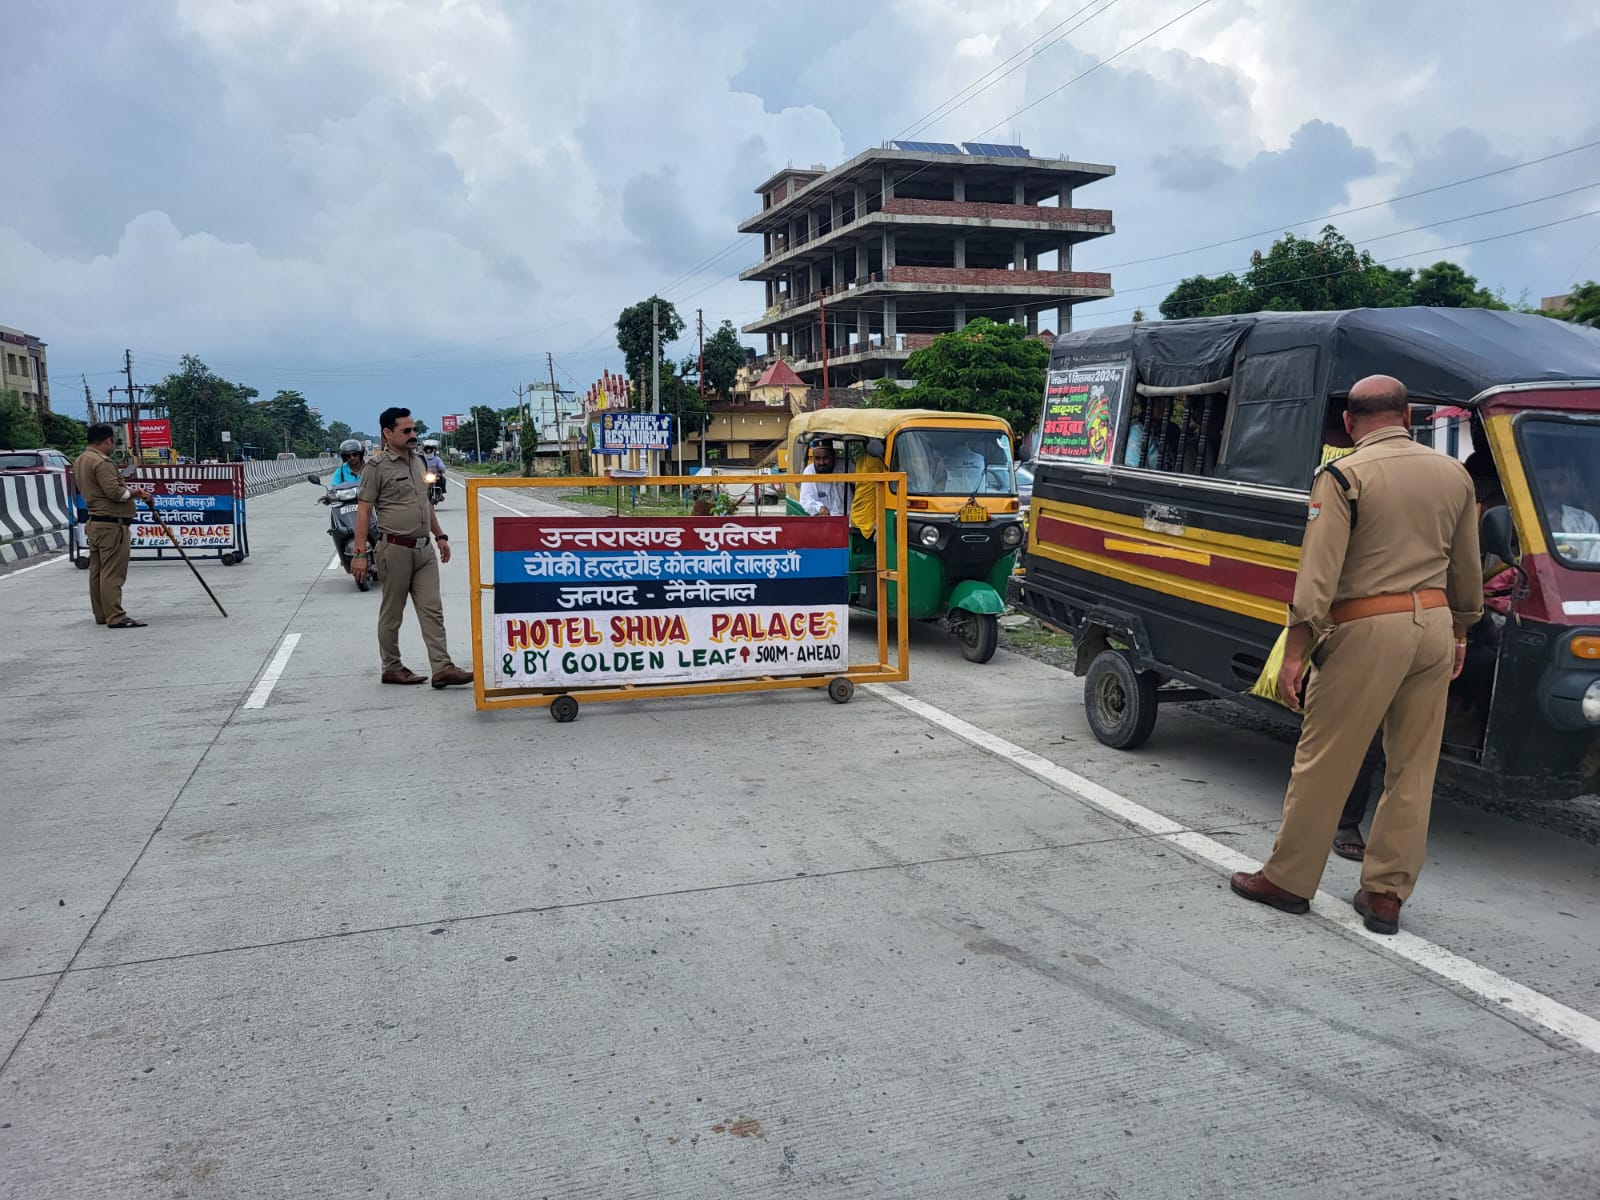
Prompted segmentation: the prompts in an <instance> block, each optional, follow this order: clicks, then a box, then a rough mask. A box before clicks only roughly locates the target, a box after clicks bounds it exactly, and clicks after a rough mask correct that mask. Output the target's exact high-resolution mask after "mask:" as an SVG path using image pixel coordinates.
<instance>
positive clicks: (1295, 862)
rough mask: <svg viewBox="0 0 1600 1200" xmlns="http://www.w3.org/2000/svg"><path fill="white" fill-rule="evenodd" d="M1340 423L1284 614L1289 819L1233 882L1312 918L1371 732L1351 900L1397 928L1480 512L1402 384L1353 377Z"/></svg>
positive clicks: (1417, 864) (1382, 928)
mask: <svg viewBox="0 0 1600 1200" xmlns="http://www.w3.org/2000/svg"><path fill="white" fill-rule="evenodd" d="M1345 422H1346V426H1347V427H1348V429H1349V431H1350V436H1351V437H1352V438H1353V439H1354V441H1355V447H1356V448H1355V450H1354V452H1353V453H1351V454H1349V455H1347V456H1346V457H1344V458H1341V459H1339V460H1338V461H1337V462H1335V463H1332V464H1330V465H1328V466H1326V467H1324V468H1323V469H1322V470H1321V471H1319V472H1318V474H1317V477H1316V479H1315V481H1314V482H1313V483H1312V486H1311V506H1310V509H1309V511H1308V512H1307V514H1306V533H1305V540H1304V542H1303V543H1302V545H1301V549H1300V570H1299V573H1298V574H1297V576H1296V578H1295V588H1294V603H1293V604H1292V605H1291V606H1290V608H1289V633H1288V637H1287V645H1286V649H1285V652H1284V662H1283V670H1282V672H1281V673H1280V675H1279V683H1278V687H1279V691H1280V694H1282V695H1283V696H1285V697H1286V698H1287V699H1288V702H1289V705H1290V707H1291V708H1296V709H1299V708H1300V707H1301V700H1300V687H1301V681H1302V680H1303V679H1305V677H1306V676H1305V673H1306V670H1307V668H1308V666H1309V669H1310V677H1309V680H1308V681H1307V682H1306V686H1305V698H1304V711H1305V719H1304V722H1303V724H1302V726H1301V731H1300V741H1299V744H1298V745H1297V746H1296V748H1295V757H1294V771H1293V773H1292V774H1291V776H1290V779H1289V790H1288V794H1287V795H1286V796H1285V797H1284V802H1283V824H1282V825H1281V826H1280V827H1279V830H1278V840H1277V844H1276V845H1274V846H1273V848H1272V855H1271V857H1269V858H1268V859H1267V861H1266V862H1265V863H1264V864H1263V865H1262V868H1261V870H1260V871H1257V872H1254V873H1246V872H1242V871H1241V872H1240V873H1238V874H1237V875H1235V876H1234V877H1233V880H1232V886H1233V890H1234V891H1235V892H1237V893H1238V894H1239V895H1241V896H1243V897H1244V898H1245V899H1247V900H1255V901H1257V902H1259V903H1262V904H1269V905H1271V906H1272V907H1274V908H1278V909H1282V910H1283V911H1284V912H1291V913H1303V912H1305V911H1307V909H1308V908H1309V907H1310V905H1309V899H1310V897H1311V896H1312V895H1314V894H1315V892H1316V890H1317V885H1318V883H1319V881H1320V880H1321V878H1322V871H1323V868H1324V867H1325V866H1326V865H1327V861H1328V849H1329V841H1330V839H1331V838H1332V836H1333V833H1334V827H1335V826H1336V825H1337V824H1338V821H1339V814H1340V811H1341V809H1342V808H1343V806H1344V801H1345V797H1346V795H1347V794H1348V793H1349V791H1350V785H1351V783H1352V782H1353V781H1354V779H1355V777H1356V772H1357V770H1358V769H1359V768H1360V765H1361V760H1362V756H1363V755H1364V754H1365V753H1366V750H1367V746H1368V744H1369V743H1370V742H1371V740H1372V736H1373V734H1374V732H1376V731H1377V730H1378V728H1379V727H1380V726H1381V727H1382V729H1383V735H1384V747H1385V751H1386V754H1387V757H1388V765H1387V771H1386V775H1385V779H1384V790H1383V795H1382V797H1381V798H1380V799H1379V801H1378V810H1377V814H1376V815H1375V816H1374V817H1373V821H1372V832H1371V834H1370V836H1369V838H1368V840H1367V848H1366V856H1365V859H1364V861H1363V862H1362V868H1361V890H1360V891H1358V892H1356V894H1355V901H1354V904H1355V909H1356V911H1357V912H1358V913H1360V914H1361V916H1362V917H1363V918H1364V919H1365V922H1366V926H1367V928H1368V929H1370V930H1372V931H1373V932H1374V933H1395V932H1397V931H1398V930H1399V928H1400V906H1401V905H1402V904H1403V903H1404V902H1405V901H1406V900H1407V899H1408V898H1409V897H1410V895H1411V891H1412V889H1413V888H1414V887H1415V886H1416V881H1417V874H1418V872H1419V871H1420V870H1421V869H1422V862H1423V857H1424V854H1425V852H1426V848H1427V834H1428V815H1429V811H1430V809H1431V808H1432V805H1433V781H1434V773H1435V771H1436V769H1437V767H1438V760H1439V744H1440V740H1441V738H1442V735H1443V732H1444V716H1445V701H1446V699H1447V697H1448V693H1449V689H1450V681H1451V680H1452V679H1454V678H1455V677H1456V676H1458V675H1459V674H1460V673H1461V667H1462V663H1463V661H1464V656H1465V654H1466V648H1467V643H1466V632H1467V630H1468V629H1470V628H1471V627H1472V626H1473V625H1474V624H1475V623H1476V622H1477V620H1478V618H1479V617H1480V616H1481V615H1482V613H1483V585H1482V578H1481V574H1480V570H1479V562H1478V521H1477V518H1478V510H1477V504H1476V501H1475V497H1474V494H1473V487H1472V480H1471V479H1470V478H1469V477H1468V475H1467V471H1466V468H1464V467H1463V466H1462V465H1461V464H1460V463H1459V462H1457V461H1456V460H1455V459H1453V458H1450V457H1449V456H1447V455H1444V454H1440V453H1439V452H1438V451H1435V450H1430V449H1428V448H1426V447H1423V446H1419V445H1417V444H1416V443H1415V442H1413V441H1412V440H1411V436H1410V429H1409V425H1410V421H1409V408H1408V406H1407V404H1406V390H1405V388H1404V386H1403V385H1402V384H1401V383H1400V381H1399V380H1397V379H1392V378H1390V377H1389V376H1387V375H1372V376H1369V377H1368V378H1366V379H1363V380H1361V381H1360V382H1359V383H1357V384H1356V385H1355V386H1354V387H1352V388H1351V389H1350V399H1349V411H1348V413H1347V414H1346V416H1345ZM1323 638H1325V639H1326V640H1324V641H1322V642H1321V644H1320V646H1317V647H1315V648H1313V643H1314V642H1315V641H1316V640H1318V639H1323ZM1308 653H1309V654H1310V662H1309V664H1308V662H1307V655H1308Z"/></svg>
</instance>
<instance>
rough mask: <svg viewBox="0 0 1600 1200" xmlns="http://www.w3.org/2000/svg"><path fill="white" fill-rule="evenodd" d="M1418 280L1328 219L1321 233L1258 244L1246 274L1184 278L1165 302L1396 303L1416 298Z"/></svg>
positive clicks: (1267, 305) (1209, 309) (1273, 307)
mask: <svg viewBox="0 0 1600 1200" xmlns="http://www.w3.org/2000/svg"><path fill="white" fill-rule="evenodd" d="M1413 286H1414V279H1413V273H1412V271H1411V270H1410V268H1401V269H1395V268H1391V267H1386V266H1384V265H1383V264H1382V263H1379V262H1377V261H1376V260H1374V259H1373V257H1372V255H1370V254H1368V253H1367V252H1366V251H1364V250H1357V249H1356V248H1355V246H1354V245H1353V244H1352V243H1351V242H1350V240H1349V239H1348V238H1346V237H1345V236H1344V235H1343V234H1341V233H1340V232H1339V231H1338V230H1337V229H1335V228H1334V227H1333V226H1332V225H1328V226H1325V227H1324V228H1323V230H1322V232H1321V233H1320V234H1318V235H1317V237H1316V238H1303V237H1297V236H1296V235H1294V234H1292V233H1286V234H1284V235H1283V237H1281V238H1279V239H1278V240H1277V241H1275V242H1273V243H1272V246H1271V248H1270V249H1268V250H1267V251H1265V252H1262V251H1260V250H1257V251H1256V252H1255V253H1253V254H1252V255H1251V256H1250V269H1249V270H1248V271H1246V272H1245V273H1244V274H1243V275H1242V276H1237V275H1234V274H1232V273H1231V272H1230V273H1228V274H1225V275H1215V276H1207V275H1195V276H1191V277H1190V278H1188V279H1185V280H1184V281H1183V282H1182V283H1180V284H1179V285H1178V286H1177V287H1176V288H1174V289H1173V290H1172V292H1170V293H1169V294H1168V295H1167V298H1166V299H1165V300H1163V301H1162V302H1161V315H1162V316H1163V317H1166V318H1168V319H1171V318H1173V317H1198V316H1204V317H1214V316H1221V315H1224V314H1228V313H1250V312H1314V311H1324V310H1330V309H1344V308H1393V307H1396V306H1398V305H1402V304H1410V303H1412V288H1413Z"/></svg>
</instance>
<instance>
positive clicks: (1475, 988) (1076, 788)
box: [864, 683, 1600, 1054]
mask: <svg viewBox="0 0 1600 1200" xmlns="http://www.w3.org/2000/svg"><path fill="white" fill-rule="evenodd" d="M864 687H865V689H866V690H867V691H869V692H871V693H872V694H873V695H874V696H877V697H878V698H879V699H882V700H887V701H888V702H889V703H890V704H895V705H898V706H899V707H901V708H903V709H905V710H906V711H907V712H909V713H912V714H913V715H915V716H918V717H920V718H922V719H923V720H924V721H927V722H928V723H929V724H930V725H937V726H938V727H939V728H941V729H943V730H945V731H946V732H947V733H951V734H954V735H955V736H956V737H958V738H960V739H961V740H962V741H964V742H967V743H969V744H970V745H973V746H976V747H977V748H978V749H980V750H983V751H985V752H987V753H989V754H992V755H994V756H995V757H996V758H1000V759H1004V760H1005V761H1006V762H1009V763H1011V764H1012V765H1013V766H1015V767H1018V768H1020V769H1021V770H1024V771H1026V772H1028V774H1030V775H1032V776H1034V777H1035V778H1037V779H1040V780H1043V781H1044V782H1045V783H1048V784H1050V785H1051V786H1052V787H1055V788H1058V789H1060V790H1061V791H1064V792H1068V793H1070V794H1071V795H1074V796H1076V797H1078V798H1079V799H1080V800H1082V801H1083V802H1084V803H1086V804H1088V805H1090V806H1091V807H1093V808H1097V809H1099V810H1100V811H1101V812H1104V813H1105V814H1106V815H1108V816H1110V817H1113V818H1115V819H1116V820H1118V821H1121V822H1122V823H1123V824H1125V825H1131V826H1132V827H1133V828H1135V829H1139V830H1143V831H1144V832H1146V833H1150V834H1153V835H1155V836H1157V837H1159V838H1161V839H1162V840H1164V841H1167V842H1170V843H1172V844H1173V845H1174V846H1178V847H1181V848H1182V849H1183V850H1185V851H1186V852H1187V853H1188V854H1190V855H1191V856H1192V857H1194V858H1198V859H1200V860H1201V861H1203V862H1208V863H1211V864H1212V865H1213V866H1217V867H1221V868H1222V869H1223V870H1224V871H1228V872H1233V871H1256V870H1259V869H1260V868H1261V864H1260V863H1258V862H1256V861H1255V860H1253V859H1251V858H1248V857H1246V856H1245V855H1243V854H1240V853H1239V852H1238V851H1237V850H1235V849H1233V848H1232V847H1231V846H1225V845H1223V844H1222V843H1221V842H1218V841H1216V840H1214V839H1212V838H1209V837H1206V836H1205V834H1203V833H1196V832H1195V831H1194V830H1192V829H1188V828H1186V827H1184V826H1183V825H1180V824H1178V823H1177V822H1176V821H1173V820H1171V819H1169V818H1167V817H1164V816H1162V815H1161V814H1160V813H1158V812H1155V811H1154V810H1153V809H1149V808H1146V807H1145V806H1144V805H1142V804H1138V803H1135V802H1134V801H1132V800H1129V799H1128V798H1127V797H1126V796H1121V795H1118V794H1117V793H1116V792H1113V791H1111V790H1110V789H1109V788H1106V787H1102V786H1101V785H1100V784H1098V783H1095V782H1093V781H1092V780H1089V779H1085V778H1084V777H1083V776H1082V775H1079V774H1077V773H1076V772H1073V771H1069V770H1067V768H1065V767H1063V766H1061V765H1059V764H1058V763H1054V762H1051V761H1050V760H1049V759H1047V758H1045V757H1044V756H1043V755H1039V754H1035V753H1034V752H1033V751H1031V750H1025V749H1024V748H1023V747H1021V746H1018V745H1016V744H1015V743H1014V742H1008V741H1006V740H1005V739H1004V738H1002V737H997V736H996V735H995V734H992V733H990V732H989V731H988V730H986V729H980V728H978V727H977V726H976V725H973V724H971V723H970V722H967V721H963V720H962V719H961V718H960V717H957V716H954V715H952V714H950V713H947V712H945V711H944V709H942V708H936V707H934V706H933V705H932V704H929V703H927V702H926V701H923V700H918V699H916V698H915V697H913V696H908V695H906V694H905V693H904V692H902V691H900V690H898V689H897V688H893V687H889V686H888V685H886V684H881V683H871V684H866V685H864ZM1241 903H1242V901H1241ZM1311 911H1312V912H1314V913H1316V915H1317V916H1319V917H1321V918H1322V919H1323V920H1325V921H1328V922H1330V923H1332V924H1334V925H1337V926H1339V928H1341V929H1345V930H1348V931H1349V932H1351V933H1353V934H1355V935H1356V936H1357V937H1360V938H1362V939H1364V940H1366V941H1367V942H1369V943H1371V944H1372V945H1373V946H1375V947H1377V948H1378V949H1380V950H1385V951H1387V952H1389V953H1390V954H1394V955H1396V956H1398V957H1400V958H1403V959H1406V960H1407V961H1409V962H1412V963H1415V964H1416V965H1417V966H1419V967H1422V968H1423V969H1424V970H1427V971H1431V972H1433V973H1434V974H1435V975H1437V976H1439V977H1440V978H1442V979H1445V980H1447V981H1449V982H1450V983H1452V984H1454V985H1455V986H1456V987H1458V988H1460V989H1462V990H1463V991H1467V992H1470V993H1472V994H1473V995H1474V996H1476V997H1478V998H1479V999H1480V1000H1484V1001H1487V1002H1488V1003H1489V1004H1490V1005H1492V1006H1498V1007H1500V1008H1504V1009H1506V1010H1508V1011H1510V1012H1513V1013H1516V1014H1517V1015H1518V1016H1519V1017H1522V1018H1523V1019H1525V1020H1527V1021H1530V1022H1532V1023H1533V1024H1535V1025H1539V1026H1541V1027H1543V1028H1545V1029H1548V1030H1549V1031H1550V1032H1552V1033H1556V1034H1560V1035H1561V1036H1562V1037H1565V1038H1570V1039H1571V1040H1572V1041H1574V1042H1576V1043H1578V1045H1580V1046H1582V1047H1583V1048H1584V1049H1585V1050H1589V1051H1591V1052H1593V1053H1595V1054H1600V1020H1596V1019H1595V1018H1594V1017H1591V1016H1588V1015H1587V1014H1585V1013H1581V1012H1578V1011H1577V1010H1576V1009H1573V1008H1568V1007H1567V1006H1566V1005H1565V1004H1562V1003H1561V1002H1560V1001H1559V1000H1554V999H1552V998H1551V997H1549V996H1546V995H1545V994H1544V993H1543V992H1536V991H1534V990H1533V989H1532V988H1530V987H1528V986H1526V985H1524V984H1521V983H1518V982H1517V981H1516V980H1514V979H1508V978H1506V977H1505V976H1504V975H1501V974H1500V973H1499V972H1497V971H1492V970H1490V969H1489V968H1488V967H1485V966H1480V965H1479V964H1478V963H1475V962H1473V961H1472V960H1471V959H1470V958H1463V957H1462V956H1461V955H1459V954H1456V953H1454V952H1453V951H1450V950H1446V949H1445V948H1444V947H1443V946H1436V945H1434V944H1433V943H1432V942H1430V941H1428V940H1427V939H1426V938H1420V937H1418V936H1416V934H1413V933H1406V932H1405V931H1403V930H1402V931H1401V932H1400V933H1397V934H1395V935H1394V936H1392V937H1384V936H1382V935H1380V934H1376V933H1371V932H1369V931H1368V930H1367V927H1366V926H1365V925H1364V924H1363V923H1362V920H1361V918H1360V917H1358V916H1357V915H1356V913H1355V910H1354V909H1353V908H1351V907H1350V902H1349V901H1348V900H1341V899H1339V898H1337V897H1335V896H1332V895H1330V894H1329V893H1327V892H1323V891H1319V892H1318V893H1317V894H1316V896H1314V897H1313V898H1312V901H1311Z"/></svg>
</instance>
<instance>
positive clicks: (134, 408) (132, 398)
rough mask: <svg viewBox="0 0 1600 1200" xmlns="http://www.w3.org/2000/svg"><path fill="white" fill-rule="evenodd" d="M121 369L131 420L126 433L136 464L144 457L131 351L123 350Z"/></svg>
mask: <svg viewBox="0 0 1600 1200" xmlns="http://www.w3.org/2000/svg"><path fill="white" fill-rule="evenodd" d="M122 369H123V370H124V371H126V372H127V373H128V411H129V413H130V414H131V416H132V419H131V420H130V421H129V422H128V432H129V433H131V434H132V435H133V459H134V461H135V462H138V461H139V460H140V459H142V458H143V457H144V454H143V450H144V448H143V447H142V446H140V445H139V397H138V394H137V393H136V392H135V391H134V390H133V351H132V350H126V349H125V350H123V352H122Z"/></svg>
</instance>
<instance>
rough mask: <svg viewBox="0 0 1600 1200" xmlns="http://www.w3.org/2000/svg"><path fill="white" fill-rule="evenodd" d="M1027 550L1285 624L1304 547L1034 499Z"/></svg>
mask: <svg viewBox="0 0 1600 1200" xmlns="http://www.w3.org/2000/svg"><path fill="white" fill-rule="evenodd" d="M1028 552H1029V553H1030V554H1036V555H1038V556H1039V557H1040V558H1046V559H1050V560H1052V561H1054V562H1058V563H1061V564H1063V565H1065V566H1069V567H1076V568H1078V569H1079V570H1082V571H1088V572H1091V573H1093V574H1095V575H1103V576H1105V577H1107V578H1109V579H1116V580H1119V581H1120V582H1122V583H1128V584H1132V585H1133V586H1135V587H1143V588H1149V589H1151V590H1152V591H1157V592H1161V593H1163V594H1165V595H1169V596H1174V597H1176V598H1178V599H1181V600H1189V601H1193V602H1194V603H1197V604H1204V605H1207V606H1209V607H1211V608H1220V609H1224V610H1226V611H1228V612H1234V613H1238V614H1239V615H1241V616H1245V617H1253V618H1254V619H1256V620H1258V621H1266V622H1268V623H1270V624H1274V625H1278V624H1282V623H1283V620H1284V617H1285V616H1286V614H1287V608H1288V605H1289V601H1290V600H1292V599H1293V597H1294V576H1295V570H1296V568H1297V567H1298V566H1299V563H1300V547H1298V546H1286V545H1284V544H1282V543H1281V542H1273V541H1268V540H1266V539H1264V538H1251V537H1241V536H1239V535H1237V534H1228V533H1217V532H1214V531H1212V530H1209V529H1189V530H1187V531H1186V532H1185V533H1183V534H1173V533H1166V532H1162V531H1160V530H1152V529H1147V528H1146V527H1145V524H1144V521H1143V519H1142V518H1140V517H1137V516H1133V515H1131V514H1128V513H1116V512H1110V511H1108V510H1106V509H1102V508H1090V507H1087V506H1084V505H1078V504H1062V503H1060V502H1057V501H1050V500H1035V501H1034V503H1033V513H1032V519H1031V521H1030V529H1029V532H1028Z"/></svg>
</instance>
